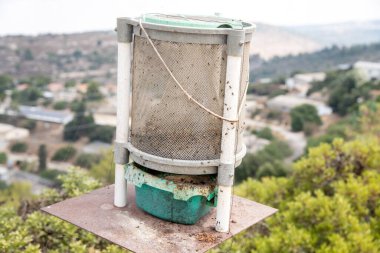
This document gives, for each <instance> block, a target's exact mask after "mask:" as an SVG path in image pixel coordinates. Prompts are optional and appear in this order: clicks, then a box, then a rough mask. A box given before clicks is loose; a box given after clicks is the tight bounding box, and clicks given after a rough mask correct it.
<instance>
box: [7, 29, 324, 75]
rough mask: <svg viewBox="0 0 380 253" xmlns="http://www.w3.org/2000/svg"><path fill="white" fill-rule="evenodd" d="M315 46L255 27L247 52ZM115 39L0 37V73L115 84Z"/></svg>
mask: <svg viewBox="0 0 380 253" xmlns="http://www.w3.org/2000/svg"><path fill="white" fill-rule="evenodd" d="M320 48H321V46H320V45H319V44H318V43H315V42H313V41H312V40H311V39H307V38H305V36H302V35H297V34H294V32H290V31H287V30H286V28H282V27H275V26H269V25H265V24H261V23H259V24H257V32H256V33H255V35H254V38H253V45H252V47H251V49H252V51H251V53H254V54H259V55H260V57H261V58H263V59H270V58H272V57H274V56H284V55H289V54H298V53H304V52H313V51H315V50H318V49H320ZM116 53H117V52H116V36H115V33H114V32H112V31H108V32H106V31H99V32H86V33H75V34H44V35H39V36H3V37H0V58H1V61H0V74H3V73H8V74H11V75H12V76H14V77H17V78H24V77H27V76H32V75H39V74H43V75H49V76H51V77H52V78H54V79H57V80H59V79H62V78H65V77H70V78H85V77H87V76H88V77H91V78H94V77H95V78H98V79H99V80H102V81H112V82H114V81H115V67H116Z"/></svg>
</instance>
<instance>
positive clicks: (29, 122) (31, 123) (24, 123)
mask: <svg viewBox="0 0 380 253" xmlns="http://www.w3.org/2000/svg"><path fill="white" fill-rule="evenodd" d="M19 126H20V127H22V128H26V129H28V130H30V131H32V130H34V129H35V128H36V126H37V122H36V121H35V120H33V119H22V120H20V123H19Z"/></svg>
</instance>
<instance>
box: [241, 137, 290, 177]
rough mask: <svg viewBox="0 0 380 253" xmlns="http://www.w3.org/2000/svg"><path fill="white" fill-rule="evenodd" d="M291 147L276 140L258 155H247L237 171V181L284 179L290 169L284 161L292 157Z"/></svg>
mask: <svg viewBox="0 0 380 253" xmlns="http://www.w3.org/2000/svg"><path fill="white" fill-rule="evenodd" d="M291 154H292V151H291V149H290V147H289V146H288V145H287V144H286V143H285V142H282V141H278V140H274V141H272V142H271V143H270V144H269V145H267V146H266V147H265V148H264V149H262V150H260V151H258V152H257V153H256V154H247V155H246V156H245V157H244V159H243V161H242V163H241V164H240V165H239V167H238V168H237V169H236V172H235V180H236V182H241V181H243V180H245V179H247V178H248V177H254V178H261V177H264V176H275V177H283V176H286V175H287V173H288V171H289V169H288V167H287V166H286V165H285V164H284V162H283V160H284V159H285V158H286V157H288V156H290V155H291Z"/></svg>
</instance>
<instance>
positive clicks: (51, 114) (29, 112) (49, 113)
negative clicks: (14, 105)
mask: <svg viewBox="0 0 380 253" xmlns="http://www.w3.org/2000/svg"><path fill="white" fill-rule="evenodd" d="M19 110H20V113H21V114H22V115H23V116H25V117H26V118H28V119H34V120H40V121H46V122H52V123H59V124H67V123H68V122H70V121H71V120H72V119H73V114H72V113H70V112H64V111H63V112H62V111H53V110H47V109H45V108H41V107H34V106H24V105H22V106H20V107H19Z"/></svg>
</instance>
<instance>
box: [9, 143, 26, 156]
mask: <svg viewBox="0 0 380 253" xmlns="http://www.w3.org/2000/svg"><path fill="white" fill-rule="evenodd" d="M27 150H28V144H26V143H25V142H22V141H17V142H15V143H13V144H12V145H11V151H12V152H14V153H24V152H26V151H27Z"/></svg>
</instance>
